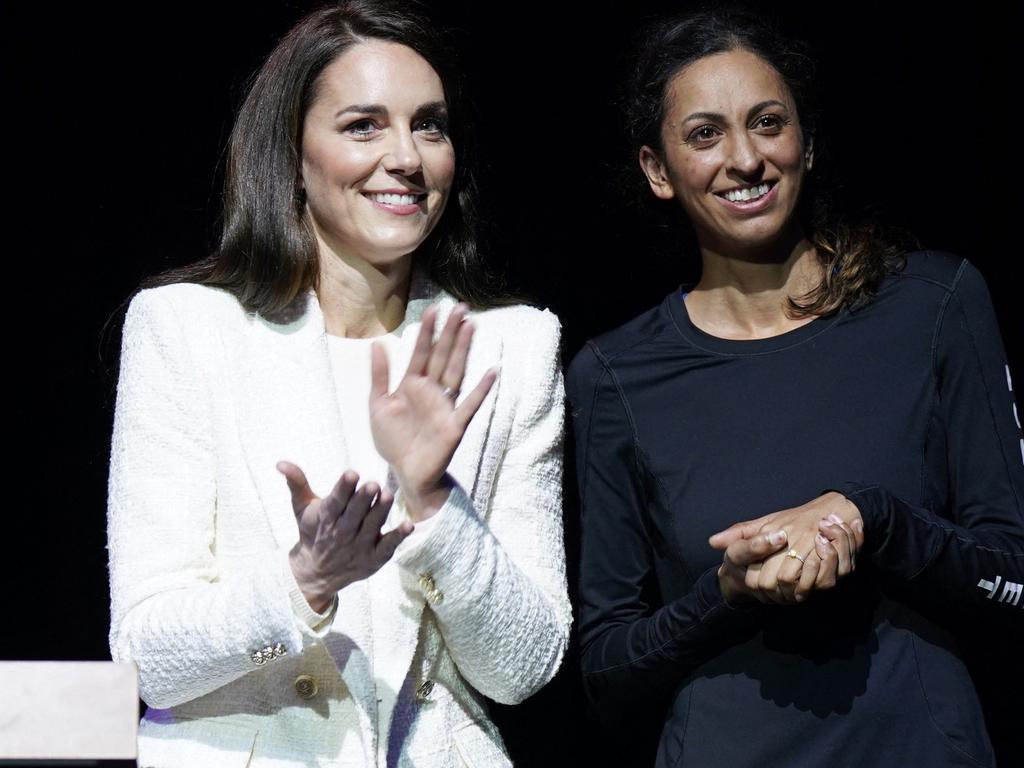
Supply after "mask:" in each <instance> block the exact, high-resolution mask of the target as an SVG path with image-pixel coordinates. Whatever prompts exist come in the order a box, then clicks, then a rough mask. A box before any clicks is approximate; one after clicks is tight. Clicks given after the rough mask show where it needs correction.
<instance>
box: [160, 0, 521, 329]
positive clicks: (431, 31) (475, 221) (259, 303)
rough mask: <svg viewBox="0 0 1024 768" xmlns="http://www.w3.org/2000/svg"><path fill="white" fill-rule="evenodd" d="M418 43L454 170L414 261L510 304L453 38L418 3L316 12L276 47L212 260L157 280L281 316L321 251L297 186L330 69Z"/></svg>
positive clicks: (241, 120) (242, 126)
mask: <svg viewBox="0 0 1024 768" xmlns="http://www.w3.org/2000/svg"><path fill="white" fill-rule="evenodd" d="M368 39H373V40H387V41H391V42H395V43H400V44H402V45H405V46H408V47H409V48H411V49H412V50H414V51H416V53H418V54H419V55H420V56H422V57H423V58H424V59H426V61H427V62H428V63H429V64H430V65H431V66H432V67H433V68H434V70H435V71H436V72H437V74H438V76H439V77H440V79H441V83H442V85H443V87H444V94H445V100H446V102H447V106H448V114H449V132H450V137H451V141H452V145H453V147H454V150H455V162H456V173H455V178H454V180H453V185H452V190H451V193H450V197H449V202H448V205H447V206H445V210H444V213H443V214H442V216H441V219H440V221H438V223H437V226H435V227H434V230H433V232H431V234H430V235H429V237H428V238H427V239H426V240H425V241H424V242H423V243H422V244H421V245H420V247H419V248H418V249H417V251H416V254H415V258H416V259H417V261H418V262H419V263H420V264H421V265H422V266H423V267H424V268H425V269H426V271H427V273H428V274H429V275H430V277H431V279H432V280H433V281H434V282H435V283H436V284H437V285H439V286H440V287H441V288H443V289H445V290H446V291H448V292H449V293H451V294H452V295H453V296H455V297H456V298H458V299H459V300H461V301H465V302H467V303H468V304H470V305H472V306H475V307H485V306H492V305H494V304H501V303H505V302H504V301H503V296H502V294H501V291H500V285H501V283H500V279H499V277H498V276H497V275H496V274H494V273H493V272H492V271H490V270H489V269H488V268H487V266H486V264H485V262H484V259H483V257H482V254H481V249H480V247H479V242H478V240H479V238H478V230H479V227H480V214H479V212H478V207H479V195H478V192H477V182H476V176H475V172H474V171H475V157H474V155H475V150H474V145H473V136H472V126H471V121H470V116H469V114H468V110H467V105H466V104H465V101H464V98H463V94H462V86H461V82H460V78H459V76H458V69H457V67H456V62H455V60H454V55H453V46H452V45H451V44H450V42H449V41H448V40H447V38H446V36H445V35H443V34H441V33H440V32H439V31H438V30H437V29H436V28H435V27H434V26H432V25H431V24H430V23H429V22H428V21H427V19H426V18H425V17H424V16H423V15H421V14H420V13H419V12H418V11H417V10H416V9H415V5H413V4H410V3H408V2H404V3H399V2H392V0H348V1H347V2H342V3H334V4H331V5H328V6H324V7H322V8H320V9H319V10H316V11H313V12H312V13H310V14H309V15H307V16H306V17H305V18H303V19H301V20H300V21H299V22H298V23H297V24H296V25H295V26H294V27H293V28H292V29H291V30H290V31H289V32H288V33H287V34H286V35H285V36H284V38H282V40H281V41H280V42H279V43H278V44H277V46H276V47H275V48H274V50H273V51H272V52H271V54H270V56H268V57H267V60H266V61H265V62H264V64H263V66H262V68H261V69H260V70H259V72H258V73H257V74H256V76H255V78H254V79H253V81H252V84H251V86H250V87H249V91H248V94H247V96H246V98H245V101H244V103H243V104H242V107H241V110H240V111H239V113H238V117H237V119H236V121H235V125H234V128H233V130H232V132H231V138H230V141H229V145H228V161H227V172H226V178H225V190H224V202H223V214H222V231H221V236H220V243H219V245H218V247H217V248H216V249H215V250H214V252H213V253H211V254H210V255H209V256H207V257H206V258H204V259H202V260H200V261H198V262H195V263H193V264H189V265H187V266H184V267H179V268H176V269H172V270H169V271H167V272H163V273H161V274H159V275H157V276H155V277H152V278H150V279H149V280H147V281H146V282H144V283H143V287H146V288H149V287H154V286H157V285H166V284H169V283H177V282H191V283H201V284H204V285H212V286H217V287H221V288H224V289H226V290H228V291H230V292H231V293H232V294H234V295H235V296H236V297H237V298H238V300H239V302H241V304H242V305H243V306H244V307H245V308H246V309H247V310H249V311H253V312H258V313H260V314H262V315H264V316H267V317H276V316H279V315H282V314H284V313H285V312H286V311H287V310H289V309H290V308H292V305H293V303H294V302H295V299H296V298H297V297H299V296H301V295H302V294H304V293H305V292H307V291H308V290H309V289H310V288H314V287H315V286H316V283H317V279H318V275H319V269H318V266H319V263H318V258H319V257H318V251H317V245H316V240H315V237H314V235H313V231H312V229H311V226H310V224H309V223H308V221H307V220H306V217H305V215H304V206H305V201H304V196H303V194H302V190H301V188H300V185H299V178H300V169H301V156H302V132H303V125H304V121H305V116H306V112H307V111H308V109H309V107H310V105H311V103H312V101H313V99H314V97H315V95H316V88H317V82H318V78H319V76H320V73H321V72H323V70H324V69H325V68H326V67H327V66H328V65H329V64H331V62H333V61H334V60H335V59H337V58H338V57H339V56H340V55H341V54H343V53H344V52H345V51H346V50H348V49H349V48H350V47H351V46H353V45H356V44H358V43H360V42H362V41H365V40H368Z"/></svg>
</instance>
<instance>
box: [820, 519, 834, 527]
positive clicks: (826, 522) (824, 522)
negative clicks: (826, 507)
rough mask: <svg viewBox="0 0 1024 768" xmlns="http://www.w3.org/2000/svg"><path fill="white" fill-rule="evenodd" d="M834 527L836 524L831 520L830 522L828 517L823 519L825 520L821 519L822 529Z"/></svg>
mask: <svg viewBox="0 0 1024 768" xmlns="http://www.w3.org/2000/svg"><path fill="white" fill-rule="evenodd" d="M833 525H835V523H833V522H832V521H831V520H829V519H828V518H827V517H823V518H822V519H821V527H822V528H831V527H832V526H833Z"/></svg>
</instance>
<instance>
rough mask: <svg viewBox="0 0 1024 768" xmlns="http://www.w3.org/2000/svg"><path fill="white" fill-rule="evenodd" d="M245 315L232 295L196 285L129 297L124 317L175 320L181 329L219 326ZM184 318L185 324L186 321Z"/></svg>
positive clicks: (167, 287)
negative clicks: (213, 324)
mask: <svg viewBox="0 0 1024 768" xmlns="http://www.w3.org/2000/svg"><path fill="white" fill-rule="evenodd" d="M247 317H248V313H246V311H245V310H244V309H243V307H242V305H241V304H240V303H239V302H238V299H236V298H235V297H234V296H233V295H232V294H230V293H228V292H227V291H225V290H223V289H221V288H213V287H211V286H207V285H198V284H196V283H172V284H171V285H162V286H160V287H158V288H146V289H144V290H142V291H139V292H138V293H137V294H135V296H133V297H132V300H131V302H130V303H129V305H128V318H129V320H132V319H140V318H146V319H148V320H150V321H155V322H159V321H161V320H163V321H168V322H170V321H173V320H175V319H177V321H178V322H179V323H181V324H182V326H183V327H185V326H187V327H190V328H195V327H201V326H206V325H207V323H217V324H222V323H223V322H225V321H230V320H232V319H235V320H237V321H240V322H241V321H244V320H245V319H246V318H247ZM186 318H187V322H185V321H186Z"/></svg>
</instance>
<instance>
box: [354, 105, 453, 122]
mask: <svg viewBox="0 0 1024 768" xmlns="http://www.w3.org/2000/svg"><path fill="white" fill-rule="evenodd" d="M438 112H441V113H447V112H448V105H447V104H446V103H445V102H443V101H430V102H427V103H426V104H420V105H419V106H418V107H417V108H416V112H415V113H414V116H415V117H419V116H421V115H423V114H431V113H435V114H436V113H438ZM387 113H388V110H387V107H385V106H384V105H383V104H349V105H348V106H347V107H343V108H342V109H339V110H338V111H337V112H336V113H335V114H334V116H335V118H338V117H341V116H342V115H347V114H357V115H375V116H381V115H386V114H387Z"/></svg>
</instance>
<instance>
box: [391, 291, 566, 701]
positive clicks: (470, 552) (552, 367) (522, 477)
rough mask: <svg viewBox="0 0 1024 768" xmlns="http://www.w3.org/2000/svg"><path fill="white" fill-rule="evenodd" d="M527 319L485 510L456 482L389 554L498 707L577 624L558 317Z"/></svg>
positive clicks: (555, 656) (510, 353) (544, 674)
mask: <svg viewBox="0 0 1024 768" xmlns="http://www.w3.org/2000/svg"><path fill="white" fill-rule="evenodd" d="M524 311H525V310H524ZM530 316H531V319H532V318H536V322H535V323H532V322H531V323H530V324H529V325H524V326H523V327H516V328H515V329H513V330H514V334H515V338H510V337H506V338H505V339H504V340H503V345H504V346H503V348H504V357H503V360H502V373H501V377H502V381H501V389H502V391H501V393H500V396H503V397H513V398H514V408H515V412H514V417H513V421H512V425H511V430H510V433H509V438H508V443H507V448H506V450H505V453H504V456H503V457H502V459H501V463H500V466H499V467H498V468H497V470H496V472H497V474H496V478H495V481H494V484H493V486H492V491H491V494H490V498H489V499H488V500H487V501H486V508H483V509H481V508H476V507H474V502H473V500H472V499H471V498H470V497H469V495H468V494H467V493H466V491H465V490H464V489H462V488H461V487H459V486H457V485H456V486H455V487H454V488H453V489H452V493H451V495H450V496H449V498H448V501H447V502H446V504H445V505H444V507H443V508H442V509H441V510H440V511H439V512H438V513H437V516H436V517H437V520H436V523H435V524H434V525H433V526H432V527H431V529H430V533H429V534H428V535H427V536H426V537H424V539H423V540H422V541H420V542H418V543H417V544H416V545H415V546H414V547H413V548H411V549H409V550H406V551H402V550H399V554H398V555H397V558H396V559H397V560H398V563H399V565H400V566H402V567H403V568H404V569H405V571H406V573H407V575H408V576H409V577H410V578H412V579H415V581H416V584H417V588H418V589H419V590H421V591H422V593H423V595H424V598H425V599H426V601H427V603H428V604H429V605H430V607H431V609H432V610H433V612H434V614H435V615H436V617H437V620H438V624H439V625H440V628H441V633H442V635H443V637H444V641H445V644H446V646H447V647H448V650H449V652H450V653H451V655H452V658H453V659H454V661H455V663H456V665H457V666H458V668H459V672H460V673H461V674H462V676H463V677H464V678H465V679H466V680H467V681H468V682H469V683H470V684H471V685H472V686H473V687H474V688H476V689H477V690H478V691H480V692H481V693H483V694H484V695H485V696H487V697H489V698H491V699H493V700H494V701H497V702H499V703H502V704H515V703H518V702H520V701H522V700H523V699H525V698H527V697H528V696H530V695H531V694H532V693H534V692H535V691H537V690H538V689H539V688H540V687H541V686H543V685H544V684H545V683H546V682H548V681H549V680H550V679H551V678H552V677H553V676H554V674H555V672H556V671H557V670H558V666H559V664H560V663H561V659H562V656H563V654H564V652H565V648H566V644H567V642H568V637H569V627H570V624H571V622H572V611H571V607H570V605H569V599H568V594H567V590H566V580H565V550H564V546H563V541H562V435H563V420H564V412H563V398H564V395H563V384H562V375H561V367H560V364H559V326H558V320H557V318H556V317H555V316H554V315H553V314H550V313H543V314H541V313H537V312H535V311H530ZM509 336H511V334H510V335H509ZM478 503H479V502H478Z"/></svg>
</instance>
